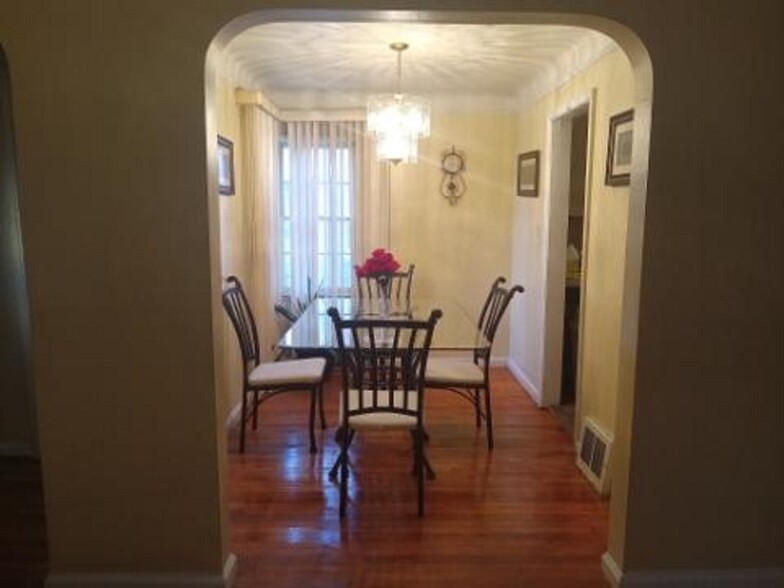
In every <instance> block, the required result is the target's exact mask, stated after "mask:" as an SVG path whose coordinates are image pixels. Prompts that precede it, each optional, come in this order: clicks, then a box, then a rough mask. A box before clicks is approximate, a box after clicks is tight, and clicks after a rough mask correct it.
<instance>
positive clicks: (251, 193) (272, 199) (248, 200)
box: [239, 104, 280, 361]
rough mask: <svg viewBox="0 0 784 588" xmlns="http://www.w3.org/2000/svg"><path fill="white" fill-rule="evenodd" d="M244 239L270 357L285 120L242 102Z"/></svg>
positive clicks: (274, 336)
mask: <svg viewBox="0 0 784 588" xmlns="http://www.w3.org/2000/svg"><path fill="white" fill-rule="evenodd" d="M240 138H241V141H242V149H241V157H242V186H243V191H244V195H243V199H242V240H243V245H244V248H245V250H246V256H245V259H246V263H247V266H246V267H245V275H242V276H239V277H240V279H241V280H242V281H243V283H244V285H245V289H246V291H247V294H248V298H249V300H250V303H251V307H252V308H253V313H254V316H255V318H256V322H257V323H258V330H259V339H260V341H259V344H260V345H259V346H260V348H261V353H262V359H263V360H267V361H269V360H271V359H272V358H273V356H274V352H273V349H274V346H275V344H276V343H277V341H278V339H279V337H280V329H279V326H278V323H277V321H276V318H275V310H274V305H275V301H276V300H277V298H278V295H279V290H280V288H279V284H278V281H279V280H278V276H279V274H280V271H279V269H278V264H279V259H280V254H279V250H278V244H279V231H278V216H279V213H278V203H279V193H278V155H277V154H278V144H279V141H280V123H279V122H278V120H277V119H276V118H274V117H273V116H271V115H270V114H269V113H267V112H266V111H265V110H263V109H262V108H260V107H259V106H256V105H253V104H249V105H244V106H243V107H242V112H241V117H240Z"/></svg>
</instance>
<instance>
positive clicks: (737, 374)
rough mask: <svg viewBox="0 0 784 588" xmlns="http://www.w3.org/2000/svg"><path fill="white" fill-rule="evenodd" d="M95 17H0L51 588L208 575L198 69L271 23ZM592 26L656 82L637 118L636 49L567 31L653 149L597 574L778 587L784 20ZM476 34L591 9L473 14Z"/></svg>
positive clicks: (195, 8)
mask: <svg viewBox="0 0 784 588" xmlns="http://www.w3.org/2000/svg"><path fill="white" fill-rule="evenodd" d="M330 5H332V6H335V7H337V6H338V3H333V4H330V3H326V4H323V5H322V6H324V7H328V6H330ZM284 6H296V4H295V3H294V2H293V1H292V2H288V3H286V4H284ZM339 6H340V8H342V9H344V10H345V9H348V8H350V7H351V6H361V7H366V8H367V7H369V8H373V7H380V4H378V3H377V2H375V1H373V0H362V1H361V2H360V1H354V2H341V3H340V4H339ZM427 6H428V8H429V9H435V8H436V7H438V6H440V7H442V8H449V9H452V10H454V9H458V8H460V6H461V5H460V4H458V3H456V2H455V3H448V2H446V1H444V0H440V1H439V2H432V3H428V4H427ZM95 7H96V4H95V3H94V2H92V1H88V0H73V1H72V2H69V3H68V6H67V9H66V8H64V7H63V6H61V5H60V4H57V3H3V4H0V43H2V44H3V47H4V49H5V50H6V53H7V56H8V60H9V63H10V66H11V75H12V81H13V92H14V94H13V97H14V106H15V112H14V122H15V129H16V132H17V145H18V155H19V183H20V190H21V196H20V204H21V218H22V229H23V235H24V239H25V252H26V259H27V263H28V276H29V286H30V303H31V314H32V318H33V350H34V359H35V376H36V394H37V400H38V415H39V430H40V438H41V447H42V457H43V467H44V484H45V492H46V506H47V514H48V521H47V522H48V529H49V539H50V541H49V548H50V555H51V570H52V572H54V573H59V572H64V571H74V570H76V571H79V570H81V571H101V570H120V571H126V572H140V573H142V572H160V571H183V570H188V571H193V572H204V573H209V574H217V573H220V568H221V565H222V563H223V559H224V557H225V555H226V542H225V541H224V539H225V537H226V532H225V521H226V514H225V508H223V506H224V505H225V498H224V499H221V484H220V479H221V476H222V465H221V464H222V461H223V460H224V459H225V447H224V446H222V444H221V441H220V439H221V435H220V430H221V427H222V424H219V422H220V420H221V419H220V418H219V415H218V414H217V410H216V399H215V389H216V387H217V386H216V383H215V374H214V371H213V362H214V359H215V358H214V353H213V319H214V324H215V326H216V331H217V329H218V327H217V325H218V324H219V322H218V316H219V315H220V308H219V306H218V305H217V300H218V297H219V288H218V281H217V280H215V279H214V277H215V276H217V274H218V273H219V264H220V261H219V256H218V254H217V251H218V241H219V240H218V239H216V238H214V237H216V233H217V230H215V228H214V225H216V224H218V218H219V214H218V210H217V208H218V207H217V206H215V204H214V200H211V199H214V198H216V197H217V195H216V193H215V189H214V186H213V185H212V181H210V182H209V183H208V180H207V175H206V174H204V173H203V169H204V163H205V161H207V160H208V156H209V158H210V159H209V160H210V161H213V159H212V156H214V146H213V144H214V137H213V136H212V132H213V131H214V129H215V127H214V126H210V124H208V125H207V127H206V129H207V132H206V133H205V117H204V113H205V102H204V96H205V92H204V56H205V52H206V50H207V46H208V44H209V42H210V39H212V37H213V35H214V34H215V33H216V32H217V31H218V30H219V28H220V27H221V26H222V25H223V24H224V23H226V22H228V21H229V20H230V19H231V18H232V17H233V16H235V15H238V14H242V13H244V12H248V11H251V10H256V9H261V8H263V7H264V5H263V4H261V3H260V2H257V1H253V0H222V1H220V2H219V1H217V0H212V1H206V2H202V3H200V4H198V5H194V4H193V3H192V2H188V1H186V0H172V1H170V2H165V3H161V2H157V1H154V0H139V1H137V2H136V3H135V4H134V5H133V8H132V9H131V8H129V9H127V10H123V12H122V15H121V16H119V15H118V17H117V18H115V17H114V16H112V15H111V13H110V12H109V10H108V9H107V8H105V7H103V6H102V7H101V8H100V10H99V9H98V8H95ZM589 9H590V10H591V11H592V12H593V13H594V14H596V15H597V16H600V17H607V18H611V19H615V20H616V21H618V22H620V23H623V25H626V26H628V27H630V28H631V29H633V30H635V31H636V32H637V34H638V35H639V37H640V39H641V41H642V43H643V44H644V45H645V47H647V49H648V51H649V53H650V60H651V63H652V64H653V71H654V74H655V81H656V86H655V89H656V93H655V102H654V103H653V109H652V111H649V109H648V107H649V106H650V98H651V94H650V93H648V91H649V89H650V88H649V87H648V85H647V84H648V82H650V78H649V76H647V75H646V71H647V70H646V64H647V63H648V61H647V56H646V54H645V52H643V51H641V50H640V44H639V43H638V42H637V40H636V38H635V37H634V36H633V35H630V34H629V31H628V29H626V28H625V27H624V26H616V25H614V24H612V23H610V22H608V21H606V20H604V19H602V18H597V19H593V20H587V21H584V22H590V23H591V24H593V25H595V26H598V27H601V28H604V30H606V31H608V32H611V33H612V34H613V35H615V37H616V39H618V40H619V42H620V43H621V44H622V45H623V46H625V47H626V48H628V49H629V50H630V51H631V52H632V61H633V63H634V64H635V66H636V67H637V68H638V69H637V74H636V78H635V89H634V92H635V94H634V100H635V108H636V109H637V112H638V114H640V115H641V116H640V118H639V119H638V120H641V122H642V127H643V128H646V127H647V125H648V124H650V125H651V134H650V145H649V144H648V142H647V140H645V138H640V141H642V142H643V143H636V144H635V150H636V151H635V152H636V154H637V157H638V158H639V157H640V156H642V159H638V161H637V162H636V163H635V170H634V175H633V178H632V186H631V190H630V195H629V226H632V225H634V226H637V224H643V223H644V227H645V234H644V250H642V249H641V247H640V245H641V240H642V233H641V232H640V231H635V233H634V235H632V234H631V233H630V241H631V243H632V246H630V247H629V248H628V249H627V252H626V266H627V269H628V268H629V267H631V268H632V269H629V271H627V275H626V276H625V282H626V283H627V285H632V286H636V285H639V286H640V287H639V289H638V288H637V287H633V288H632V290H631V291H630V293H627V295H626V296H625V297H624V300H623V308H624V312H628V313H629V316H630V317H631V318H632V319H635V320H630V321H629V322H628V323H626V322H625V323H624V324H623V325H622V327H621V354H622V355H621V362H620V363H621V366H620V372H621V374H620V376H619V381H620V383H621V387H620V392H621V394H620V395H619V399H618V407H617V412H618V422H619V427H618V429H617V432H618V433H619V437H620V441H619V443H620V446H619V449H620V451H619V453H620V454H622V455H626V456H630V458H629V459H630V467H628V468H626V467H624V468H623V472H622V473H623V475H621V476H617V479H618V483H617V484H616V485H615V487H614V489H613V493H614V495H613V499H612V504H611V510H612V522H611V535H610V552H611V554H612V555H613V556H614V558H615V559H616V561H617V562H618V563H620V564H621V565H622V566H623V569H624V570H626V571H644V570H673V569H675V570H677V569H682V568H696V569H717V568H743V567H776V566H778V567H781V566H783V565H784V544H783V543H782V542H781V541H780V540H779V539H780V530H781V528H782V527H784V514H782V510H781V508H780V504H781V500H780V497H781V496H782V495H783V494H784V476H781V455H782V451H783V450H784V431H783V430H782V427H781V414H782V410H783V408H784V407H782V395H781V393H780V391H781V390H782V389H784V375H783V374H784V372H782V370H781V366H780V363H781V349H782V345H783V344H784V342H783V341H782V333H783V332H784V330H783V329H782V328H781V326H782V324H781V311H780V309H781V308H782V307H783V306H784V300H782V290H781V288H779V287H778V281H779V277H778V275H777V273H776V272H775V271H773V270H774V269H775V268H780V267H781V266H782V251H784V243H782V238H783V237H782V235H783V234H782V232H781V231H780V223H781V218H782V216H784V210H782V207H784V201H783V200H782V199H780V198H776V197H775V195H776V194H777V193H778V191H780V163H781V162H780V154H781V153H782V152H784V145H782V138H783V137H784V134H783V133H780V132H775V131H777V130H778V129H779V128H780V126H781V115H780V112H781V110H780V107H779V104H778V102H779V101H780V87H781V72H782V71H784V67H783V64H782V56H783V55H784V47H782V43H783V42H784V41H782V37H781V35H780V34H779V31H778V30H777V29H778V25H779V23H780V22H782V19H783V18H784V15H783V14H782V6H781V4H779V3H778V2H777V1H775V0H768V1H766V0H757V1H755V2H753V3H752V4H751V5H744V6H742V7H740V6H738V5H737V3H735V2H730V0H715V1H714V2H712V3H711V5H710V8H706V7H705V6H704V5H703V4H702V3H683V2H673V1H662V2H658V3H655V5H652V4H651V3H650V2H646V1H643V0H629V1H628V2H623V3H620V2H615V1H613V0H598V1H597V2H593V3H591V4H590V8H589ZM483 10H485V11H494V10H506V11H512V10H514V11H520V12H522V11H530V12H531V13H534V12H536V13H541V12H543V11H554V12H558V13H570V14H573V13H578V12H580V11H585V10H587V9H586V5H585V3H584V2H580V1H578V0H557V1H552V2H549V1H548V2H542V1H540V0H517V1H515V2H514V3H512V2H507V1H506V0H491V1H490V2H489V3H487V4H485V5H484V6H483ZM515 18H517V17H516V16H515V14H514V13H509V12H508V13H505V14H503V15H501V16H499V17H497V21H499V22H500V21H502V22H509V21H511V20H514V19H515ZM520 18H521V19H522V17H520ZM539 18H541V17H531V18H530V20H534V21H536V20H538V19H539ZM556 20H557V19H556ZM565 21H566V22H571V23H574V22H576V21H575V19H574V17H566V19H565ZM562 22H563V21H562ZM52 47H56V48H57V50H56V51H53V50H52ZM209 95H210V94H209V92H208V97H209ZM210 105H211V102H208V106H210ZM649 112H650V114H651V116H650V117H649V116H648V114H649ZM208 123H209V118H208ZM645 137H647V133H645ZM648 153H650V160H649V161H648V160H647V158H646V157H645V156H646V155H647V154H648ZM199 170H202V172H200V171H199ZM211 173H212V177H213V178H214V168H213V169H212V172H211ZM469 194H470V192H469ZM211 225H212V226H213V230H212V233H211V236H212V237H213V238H212V239H208V235H210V231H209V230H208V229H209V227H210V226H211ZM728 236H731V237H732V238H728ZM210 259H212V261H213V265H212V273H211V271H210V264H209V263H208V260H210ZM640 261H641V262H642V265H641V266H640V264H639V262H640ZM637 291H639V292H640V298H639V321H637V320H636V316H637V307H638V304H637V297H636V295H635V293H636V292H637ZM627 292H628V291H627ZM109 325H110V326H112V327H113V328H112V329H111V330H109V329H108V328H107V326H109ZM638 334H639V337H637V335H638ZM218 357H219V361H220V356H218ZM621 461H622V462H623V461H626V460H625V459H622V460H621ZM627 489H628V492H627Z"/></svg>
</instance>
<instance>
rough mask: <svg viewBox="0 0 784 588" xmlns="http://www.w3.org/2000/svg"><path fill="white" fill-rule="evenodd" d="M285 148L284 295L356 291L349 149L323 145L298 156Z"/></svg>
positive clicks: (283, 143)
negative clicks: (354, 286)
mask: <svg viewBox="0 0 784 588" xmlns="http://www.w3.org/2000/svg"><path fill="white" fill-rule="evenodd" d="M293 151H294V150H293V149H292V148H291V147H290V145H289V142H288V140H287V139H286V138H284V139H283V140H282V141H281V146H280V190H279V193H280V205H279V211H280V238H281V243H280V282H281V289H282V292H283V293H284V294H289V295H294V296H298V295H299V296H301V295H305V294H308V293H309V292H315V291H318V292H320V293H321V294H327V295H338V294H346V293H349V292H350V291H351V284H352V278H353V271H352V241H353V231H354V225H353V214H352V211H353V195H352V191H353V184H354V180H353V176H354V174H353V169H352V167H353V165H352V156H351V152H350V150H349V148H348V147H345V146H334V145H323V144H322V142H320V141H319V142H317V143H316V145H315V146H313V147H311V148H308V149H300V150H298V151H297V153H298V154H299V158H298V157H296V156H294V155H293Z"/></svg>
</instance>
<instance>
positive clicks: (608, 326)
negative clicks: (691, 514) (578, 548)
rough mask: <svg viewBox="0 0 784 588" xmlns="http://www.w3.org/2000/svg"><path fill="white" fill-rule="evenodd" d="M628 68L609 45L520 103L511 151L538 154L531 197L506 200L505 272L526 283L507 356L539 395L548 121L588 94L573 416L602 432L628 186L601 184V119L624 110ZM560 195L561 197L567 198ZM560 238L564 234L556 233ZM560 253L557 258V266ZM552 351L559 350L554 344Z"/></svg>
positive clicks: (614, 357) (608, 422) (609, 423)
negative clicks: (536, 192) (509, 222)
mask: <svg viewBox="0 0 784 588" xmlns="http://www.w3.org/2000/svg"><path fill="white" fill-rule="evenodd" d="M632 86H633V81H632V71H631V67H630V65H629V62H628V59H627V58H626V56H625V55H624V54H623V52H622V51H620V50H615V51H613V52H611V53H609V54H607V55H605V56H604V57H602V58H601V59H599V60H598V61H597V62H596V63H594V64H593V65H592V66H591V67H590V68H588V69H587V70H586V71H584V72H583V73H581V74H579V75H577V76H575V77H574V78H573V79H571V80H570V81H569V82H568V83H566V84H564V85H563V86H561V87H559V88H558V89H556V90H554V91H553V92H551V93H549V94H548V95H547V96H545V97H543V98H542V99H540V100H538V101H537V102H536V103H534V104H532V105H531V106H528V107H526V108H525V109H524V111H523V113H522V114H521V115H520V117H519V119H518V121H517V129H518V135H517V152H518V153H522V152H525V151H531V150H534V149H540V150H541V152H542V170H543V173H542V174H541V177H540V190H541V196H540V197H539V198H535V199H534V198H515V199H514V231H513V234H514V241H513V253H512V260H513V261H512V263H513V268H514V269H513V275H514V278H515V280H518V281H520V282H522V283H523V284H526V285H530V293H531V296H530V298H527V299H526V301H525V304H523V305H521V306H519V307H518V308H517V309H515V313H514V314H513V320H514V324H515V328H513V330H512V343H511V347H512V352H511V354H510V357H511V359H512V361H513V362H515V364H516V365H517V366H518V367H519V368H520V370H521V371H522V372H523V373H524V374H525V375H526V377H527V379H528V380H529V381H530V382H531V383H532V384H533V386H534V390H533V391H532V392H533V393H534V395H535V396H536V397H537V399H539V397H540V395H541V391H542V386H543V379H544V371H543V365H544V358H543V350H542V348H541V344H542V341H543V340H544V332H543V327H544V322H543V320H542V317H543V316H544V305H545V282H546V276H545V272H546V268H545V265H544V264H545V246H546V238H545V235H546V232H547V228H546V224H547V222H548V219H547V214H548V210H549V206H548V200H549V199H550V198H551V197H552V194H551V192H550V189H549V182H550V178H549V177H548V175H547V173H546V170H548V169H549V166H548V160H549V158H550V157H551V155H552V154H551V153H548V152H547V146H548V137H547V134H548V133H549V126H548V121H549V119H550V118H551V117H553V116H555V115H560V114H563V113H564V112H565V110H566V109H567V108H569V107H570V105H574V104H576V103H577V101H579V100H581V99H582V98H583V97H588V96H591V95H593V99H594V103H593V105H592V108H593V116H592V118H591V119H590V120H589V124H590V125H591V126H592V128H591V129H589V137H590V138H591V141H592V145H591V148H590V149H589V156H591V157H592V159H591V162H590V164H589V165H590V176H589V177H590V183H589V187H588V189H587V191H586V206H587V212H588V215H587V217H586V222H585V228H586V232H587V234H586V241H585V242H586V244H587V252H586V253H587V259H586V260H585V267H586V268H587V271H586V276H585V288H584V290H583V292H582V296H583V298H584V302H583V317H582V320H583V322H582V330H581V333H580V337H581V345H582V363H581V372H580V384H579V389H580V403H579V406H580V415H579V418H583V417H585V416H590V417H592V418H593V419H594V420H595V421H596V422H597V423H598V424H599V425H600V426H602V427H603V428H604V429H605V430H606V431H608V432H610V433H612V432H614V429H615V409H616V399H617V396H618V366H619V362H620V353H621V349H620V331H621V303H622V299H623V289H624V283H623V276H624V269H625V268H624V251H625V243H626V225H627V215H628V197H629V188H628V187H625V186H619V187H613V186H606V185H605V184H604V165H605V158H606V153H607V136H608V125H609V118H610V116H612V115H613V114H616V113H618V112H621V111H623V110H626V109H628V108H630V106H631V104H632V100H633V95H632ZM567 197H568V196H567ZM564 238H565V237H564ZM565 263H566V262H565V259H564V264H565ZM559 351H560V349H559Z"/></svg>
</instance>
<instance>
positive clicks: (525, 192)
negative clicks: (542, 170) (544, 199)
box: [517, 151, 539, 198]
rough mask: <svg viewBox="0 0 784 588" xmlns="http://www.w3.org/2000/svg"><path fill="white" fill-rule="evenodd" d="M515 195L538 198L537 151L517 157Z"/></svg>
mask: <svg viewBox="0 0 784 588" xmlns="http://www.w3.org/2000/svg"><path fill="white" fill-rule="evenodd" d="M517 195H518V196H531V197H533V198H536V197H537V196H539V151H529V152H528V153H521V154H520V155H518V156H517Z"/></svg>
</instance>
